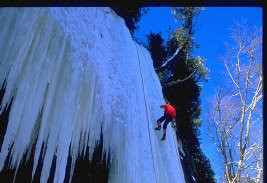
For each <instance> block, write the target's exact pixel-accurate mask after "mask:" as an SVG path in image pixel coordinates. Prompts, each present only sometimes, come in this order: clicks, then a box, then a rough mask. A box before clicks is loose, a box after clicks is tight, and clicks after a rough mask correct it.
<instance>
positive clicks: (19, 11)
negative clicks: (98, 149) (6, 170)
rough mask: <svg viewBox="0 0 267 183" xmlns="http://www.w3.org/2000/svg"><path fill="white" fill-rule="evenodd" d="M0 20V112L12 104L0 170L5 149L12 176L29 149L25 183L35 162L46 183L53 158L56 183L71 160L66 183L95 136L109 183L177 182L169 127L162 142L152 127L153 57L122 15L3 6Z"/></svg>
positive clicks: (158, 96) (155, 106)
mask: <svg viewBox="0 0 267 183" xmlns="http://www.w3.org/2000/svg"><path fill="white" fill-rule="evenodd" d="M0 21H1V23H2V25H3V29H1V30H0V39H1V44H0V85H2V84H3V82H4V80H5V79H6V88H5V89H6V90H5V95H4V97H3V101H2V103H1V107H2V108H3V106H6V105H7V104H9V103H10V100H11V98H12V97H14V98H13V103H12V106H11V110H10V114H9V121H8V126H7V129H6V134H5V137H4V141H3V145H2V149H1V152H0V171H1V170H2V169H3V167H4V163H5V160H6V158H7V155H8V153H9V151H11V159H10V167H11V168H15V169H16V172H17V170H18V167H19V165H20V164H21V161H22V158H23V157H24V156H26V160H28V159H29V156H30V153H31V149H32V148H33V146H35V151H34V157H33V159H34V162H33V170H32V180H33V178H34V175H35V172H36V169H37V165H38V160H39V158H41V160H42V165H43V166H42V167H41V177H40V182H47V180H48V178H49V173H50V170H51V166H52V163H53V158H54V157H56V167H55V174H54V180H53V181H54V182H57V183H62V182H63V181H64V178H65V174H66V172H65V168H66V166H67V161H68V156H71V166H70V179H69V181H70V182H71V179H72V176H73V173H74V167H75V162H76V159H77V158H78V157H82V156H83V157H84V156H85V154H86V149H89V160H91V158H92V155H93V150H94V148H95V145H96V142H97V141H98V140H99V139H100V134H101V130H102V134H103V147H102V148H103V150H102V152H103V153H104V154H105V155H106V156H105V157H104V154H102V160H103V159H104V158H105V159H106V161H107V162H106V163H110V169H109V171H110V172H109V182H110V183H114V182H116V183H124V182H156V183H160V182H178V183H180V182H185V181H184V179H183V172H182V169H181V164H180V160H179V157H178V155H177V154H178V153H177V151H176V148H177V144H176V140H175V137H174V135H173V133H174V132H173V131H172V129H171V127H169V128H168V134H167V141H166V143H162V142H161V141H160V140H159V139H160V138H161V137H160V136H161V134H158V133H157V132H155V131H154V129H153V125H155V121H156V120H157V118H159V117H160V116H161V115H162V112H163V111H161V109H160V108H159V105H160V104H161V102H162V93H161V92H160V91H161V88H160V83H159V79H158V77H157V75H156V73H155V72H154V71H153V63H152V60H151V56H150V55H149V52H148V51H147V50H146V49H145V48H144V47H141V46H139V45H137V46H135V43H134V42H133V40H132V38H131V36H130V32H129V30H128V29H127V27H126V25H125V23H124V21H123V19H122V18H120V17H119V16H117V15H116V14H115V13H114V12H113V11H112V10H111V9H109V8H104V7H101V8H2V9H0ZM100 33H101V35H100ZM136 49H137V50H138V53H137V52H136ZM142 52H143V53H142ZM177 52H178V51H177ZM138 58H139V59H140V63H141V67H142V74H143V76H144V80H143V83H144V92H143V89H142V88H143V86H142V81H141V77H140V74H141V73H140V68H139V65H138ZM152 71H153V72H152ZM144 93H145V96H147V97H146V99H145V100H146V102H147V109H149V110H148V111H147V113H146V110H145V106H144ZM0 113H1V112H0ZM147 116H148V117H147ZM148 124H149V125H148ZM149 133H150V134H151V137H150V139H149V135H148V134H149ZM12 144H13V146H12ZM11 146H12V149H11ZM174 154H175V156H174ZM109 155H110V161H109V162H108V160H107V159H108V156H109ZM152 156H153V157H154V158H152ZM102 160H101V161H102ZM88 163H89V162H88ZM152 164H154V167H152ZM170 170H171V171H170ZM154 172H155V173H154ZM15 178H16V177H14V180H15Z"/></svg>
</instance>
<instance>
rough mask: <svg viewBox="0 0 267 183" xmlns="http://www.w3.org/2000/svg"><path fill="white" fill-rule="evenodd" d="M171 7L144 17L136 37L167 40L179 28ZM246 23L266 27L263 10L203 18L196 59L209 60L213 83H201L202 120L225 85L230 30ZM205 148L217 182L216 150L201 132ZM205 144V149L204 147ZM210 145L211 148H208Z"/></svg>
mask: <svg viewBox="0 0 267 183" xmlns="http://www.w3.org/2000/svg"><path fill="white" fill-rule="evenodd" d="M170 9H171V8H170V7H152V8H150V10H149V13H148V14H147V15H145V16H143V18H142V20H141V21H140V23H139V25H140V28H139V30H138V31H136V34H135V36H136V37H137V38H138V39H140V40H144V39H145V35H147V34H149V33H150V31H152V32H154V33H157V32H159V31H161V32H162V37H163V38H164V39H167V37H168V34H167V30H168V28H169V27H170V26H171V27H172V28H173V29H174V28H177V27H178V24H177V23H175V22H174V21H173V15H172V14H171V13H170ZM242 19H245V20H246V22H247V24H248V25H249V26H262V9H261V8H255V7H206V8H205V10H204V11H203V12H202V13H201V14H200V16H199V19H198V22H197V24H196V32H195V37H194V39H195V42H196V43H197V44H199V46H200V48H199V49H196V50H195V55H199V56H201V57H203V58H205V59H206V60H207V61H206V66H207V67H208V68H209V70H210V72H209V77H210V80H209V81H208V82H207V83H199V84H201V85H202V87H203V89H202V92H201V101H202V108H203V112H202V115H201V118H202V119H203V120H204V121H205V109H206V108H207V102H208V99H209V98H210V97H211V96H213V95H214V92H215V91H214V89H215V87H216V86H218V85H220V83H221V82H223V81H224V79H222V78H223V77H224V75H223V74H222V72H224V67H223V65H222V63H221V62H220V61H219V60H218V56H219V55H220V54H223V49H224V43H225V42H229V41H230V31H229V28H230V27H231V26H232V25H233V23H234V20H235V21H241V20H242ZM200 138H201V139H202V140H201V141H202V145H201V148H202V150H203V152H204V153H205V154H206V156H207V157H208V158H209V159H210V161H211V165H212V168H213V170H214V171H215V174H216V178H217V180H219V175H220V173H222V172H221V170H220V168H219V167H218V164H217V163H216V162H218V159H217V157H218V156H217V155H216V153H215V152H216V148H215V147H214V146H213V145H212V144H211V143H210V140H209V138H208V135H207V132H206V129H205V128H204V127H202V128H201V136H200ZM204 144H205V146H204ZM207 144H209V145H208V146H207Z"/></svg>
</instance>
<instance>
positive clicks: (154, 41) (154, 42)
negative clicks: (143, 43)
mask: <svg viewBox="0 0 267 183" xmlns="http://www.w3.org/2000/svg"><path fill="white" fill-rule="evenodd" d="M147 43H148V44H147V49H148V50H149V52H150V54H151V57H152V59H153V65H154V68H158V67H160V66H161V65H162V64H163V61H164V60H165V58H166V56H167V52H166V50H165V48H164V39H163V38H162V37H161V33H152V32H151V33H150V34H149V35H148V36H147Z"/></svg>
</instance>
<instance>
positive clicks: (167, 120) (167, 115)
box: [158, 114, 172, 129]
mask: <svg viewBox="0 0 267 183" xmlns="http://www.w3.org/2000/svg"><path fill="white" fill-rule="evenodd" d="M164 120H165V122H164V124H163V129H166V128H167V125H168V124H169V122H170V121H171V120H172V116H171V115H170V114H164V116H162V117H161V118H159V119H158V121H160V122H161V123H162V122H163V121H164Z"/></svg>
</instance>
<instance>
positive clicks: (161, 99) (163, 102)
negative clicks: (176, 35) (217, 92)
mask: <svg viewBox="0 0 267 183" xmlns="http://www.w3.org/2000/svg"><path fill="white" fill-rule="evenodd" d="M141 51H142V54H143V57H144V58H145V62H146V64H147V67H148V69H149V72H150V75H151V78H153V76H152V72H151V70H150V67H149V66H148V62H147V60H146V57H145V55H144V52H143V50H142V49H141ZM138 58H139V56H138ZM139 64H140V63H139ZM141 74H142V73H141ZM152 80H153V83H154V86H155V88H156V90H157V93H158V96H159V98H160V99H161V100H162V101H163V98H161V96H160V94H159V91H158V89H157V87H156V83H155V81H154V79H152ZM163 103H165V101H163ZM185 117H186V116H185ZM185 117H183V118H182V119H184V118H185ZM180 120H181V119H180ZM174 131H175V133H176V129H175V130H174ZM173 135H174V134H173ZM176 138H177V137H176ZM177 143H178V142H177ZM175 149H176V153H177V156H178V157H180V154H179V153H178V147H177V145H175Z"/></svg>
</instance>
